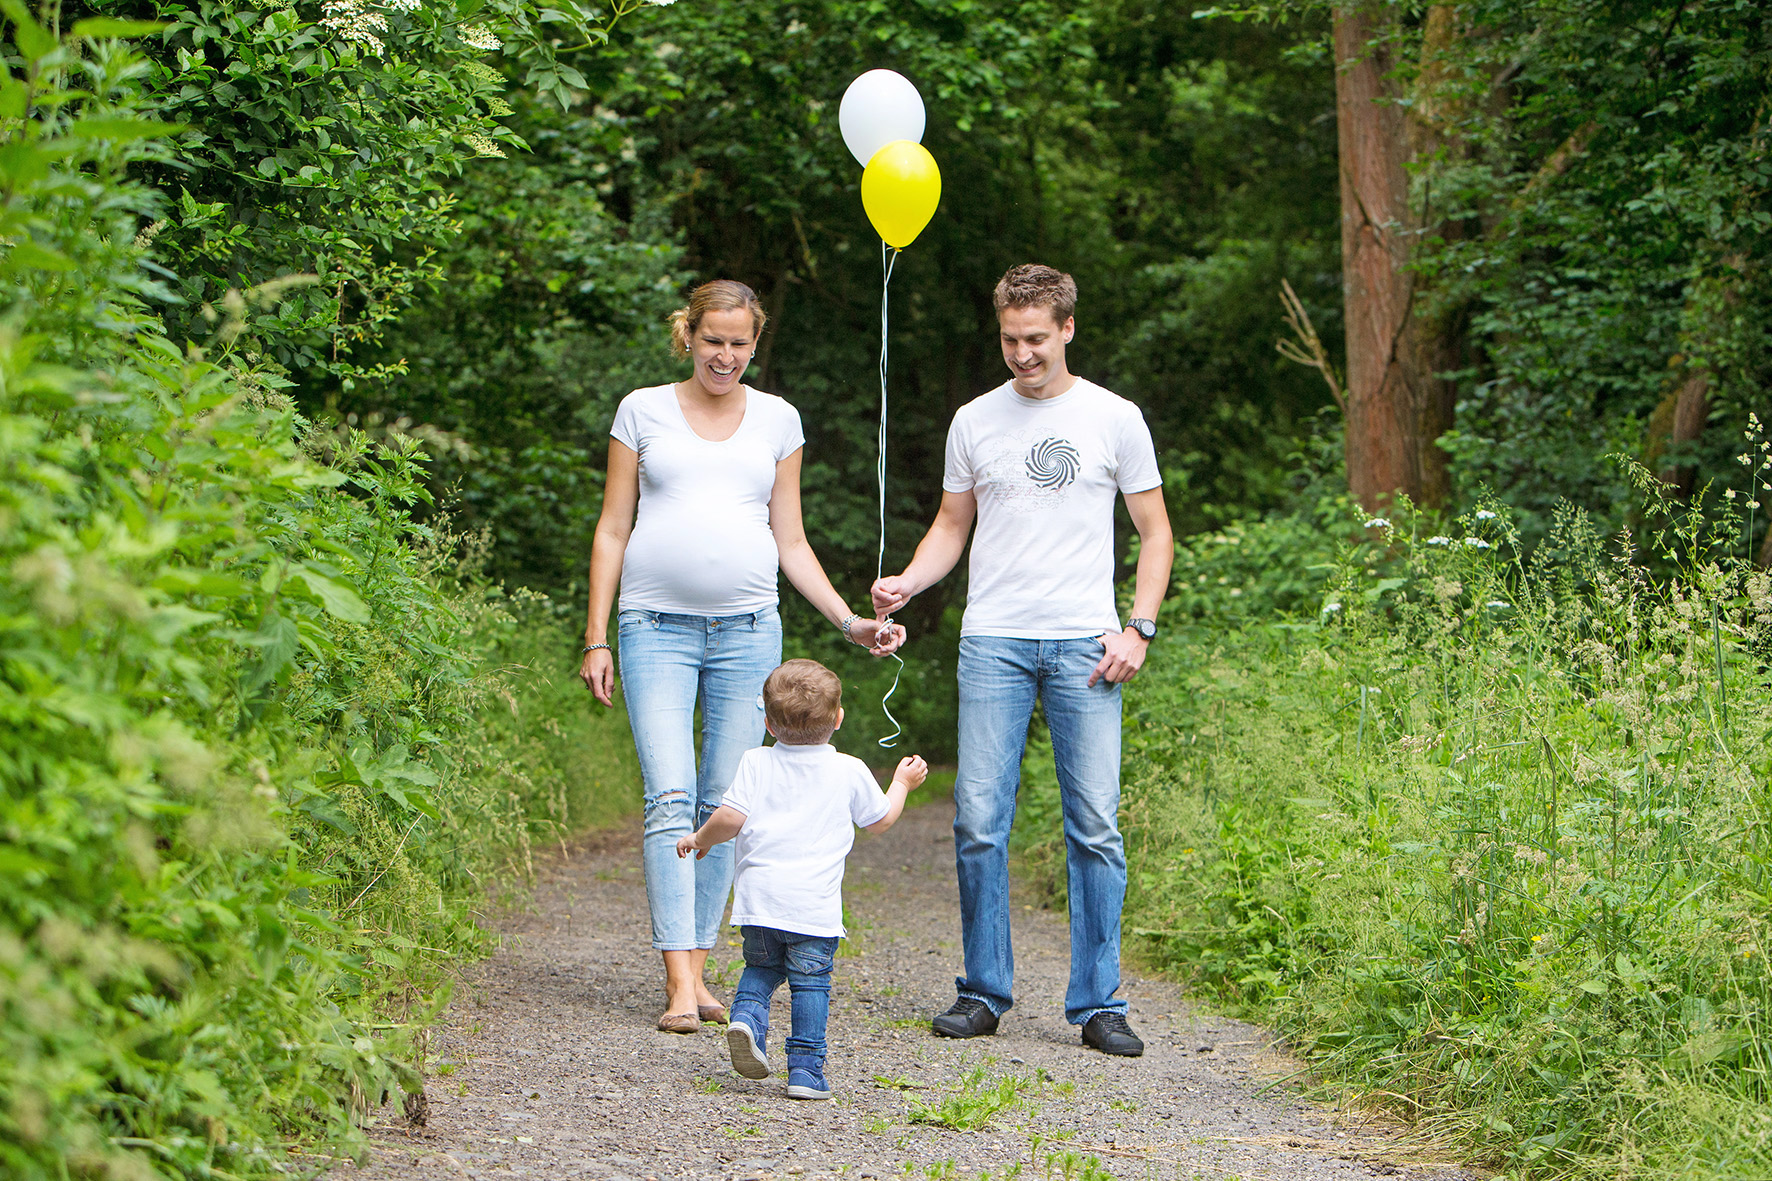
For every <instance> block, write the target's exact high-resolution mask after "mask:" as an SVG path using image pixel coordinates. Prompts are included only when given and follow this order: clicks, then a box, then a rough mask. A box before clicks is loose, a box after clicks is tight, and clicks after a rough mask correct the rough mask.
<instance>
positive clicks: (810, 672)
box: [677, 660, 929, 1099]
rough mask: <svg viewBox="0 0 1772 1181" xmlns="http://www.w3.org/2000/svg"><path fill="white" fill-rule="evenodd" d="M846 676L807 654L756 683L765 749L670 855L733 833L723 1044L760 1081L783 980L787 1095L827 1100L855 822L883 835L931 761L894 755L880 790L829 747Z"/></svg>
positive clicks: (743, 762) (698, 850) (857, 764)
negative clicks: (730, 978) (736, 972)
mask: <svg viewBox="0 0 1772 1181" xmlns="http://www.w3.org/2000/svg"><path fill="white" fill-rule="evenodd" d="M842 694H843V683H842V682H841V681H839V680H838V679H837V674H836V673H833V672H832V671H831V670H830V669H828V668H826V667H825V666H824V665H822V664H819V663H818V662H817V661H816V660H790V661H788V662H787V663H786V664H784V665H782V666H781V667H780V668H778V669H776V670H775V671H774V672H772V673H770V674H769V679H768V680H767V681H765V682H764V683H763V719H764V725H765V726H766V727H767V728H768V730H769V732H770V733H771V734H773V735H775V745H774V746H763V747H758V748H757V749H755V750H749V751H746V752H745V753H744V757H743V758H742V759H740V760H739V764H738V772H737V774H736V775H734V776H733V779H732V786H731V787H729V788H727V789H726V796H725V802H724V803H723V804H721V806H720V808H719V809H718V810H717V811H715V813H714V814H713V815H712V816H710V817H708V820H707V823H706V824H704V825H702V826H701V828H700V829H698V830H696V832H695V833H694V834H693V835H691V836H686V837H684V838H683V839H682V840H680V841H678V842H677V856H679V857H687V856H688V855H689V853H690V851H691V850H693V851H694V852H695V855H696V856H697V857H704V856H706V855H707V852H708V850H709V849H711V848H713V847H714V846H715V845H718V844H720V843H721V842H722V841H729V840H731V839H732V838H734V837H737V838H738V848H737V853H738V857H737V861H738V866H737V870H736V872H735V874H734V878H733V889H732V923H733V925H734V926H736V927H739V928H741V929H742V931H743V933H744V962H745V969H744V975H743V976H742V977H740V978H739V982H738V994H737V996H736V997H734V999H733V1002H732V1010H731V1014H730V1016H731V1020H730V1022H729V1023H728V1024H727V1026H726V1044H727V1045H728V1046H729V1047H730V1048H731V1050H732V1065H733V1067H734V1068H735V1069H736V1070H737V1071H738V1073H739V1074H741V1075H743V1076H744V1077H745V1078H768V1077H769V1060H768V1058H767V1057H766V1056H765V1053H764V1045H765V1043H766V1042H767V1040H768V1037H769V998H770V997H771V996H773V995H774V994H775V990H776V988H777V987H778V986H779V985H780V984H781V982H782V981H783V980H786V981H787V982H788V990H789V992H790V993H791V995H792V998H793V1026H792V1032H791V1034H790V1036H789V1037H788V1039H787V1042H786V1049H787V1056H788V1098H790V1099H829V1098H830V1097H831V1089H830V1086H829V1085H828V1084H827V1083H826V1082H825V1078H824V1058H825V1040H824V1032H825V1020H826V1017H827V1016H828V1014H829V1012H830V1001H831V963H832V961H833V959H834V958H835V956H836V954H837V940H838V939H839V938H840V937H842V935H843V934H844V930H843V894H842V887H843V863H844V859H845V858H846V857H848V856H849V850H850V848H851V847H853V846H854V844H855V829H856V828H857V827H861V828H865V829H867V830H868V831H869V832H885V831H886V830H887V829H889V828H891V827H892V825H893V822H894V821H896V820H897V819H898V817H899V813H901V812H902V811H904V800H905V796H906V795H908V794H909V793H910V792H912V791H915V790H916V789H917V788H918V787H919V786H921V785H922V783H923V780H924V779H925V778H927V776H928V775H929V767H928V765H927V764H926V763H924V762H923V760H922V759H921V758H919V757H918V756H916V755H912V756H910V757H909V758H906V759H902V760H900V762H899V764H898V770H897V771H896V772H895V773H894V775H893V778H892V786H891V787H890V788H888V789H887V790H886V791H885V792H881V791H880V787H879V785H878V784H877V783H875V782H874V777H873V776H872V775H871V774H870V773H869V772H868V769H867V767H866V765H865V764H863V763H862V761H861V760H860V759H858V758H854V757H853V756H851V755H845V754H838V753H837V751H836V749H835V748H834V747H832V746H831V745H830V742H831V735H832V734H833V733H835V731H836V729H837V727H838V726H840V725H842V724H843V707H842V704H841V700H842Z"/></svg>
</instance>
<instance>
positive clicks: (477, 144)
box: [462, 131, 505, 156]
mask: <svg viewBox="0 0 1772 1181" xmlns="http://www.w3.org/2000/svg"><path fill="white" fill-rule="evenodd" d="M462 138H463V139H464V140H466V141H467V143H468V146H469V147H470V148H473V149H474V153H475V154H476V155H479V156H503V155H504V154H505V153H504V149H503V148H501V147H499V146H498V145H497V144H496V143H494V142H493V141H492V140H491V139H489V138H488V137H486V136H484V135H481V134H480V133H479V132H478V131H470V132H467V133H466V134H464V135H463V136H462Z"/></svg>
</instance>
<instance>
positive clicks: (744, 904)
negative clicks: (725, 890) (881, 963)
mask: <svg viewBox="0 0 1772 1181" xmlns="http://www.w3.org/2000/svg"><path fill="white" fill-rule="evenodd" d="M721 802H722V803H723V804H725V806H726V807H728V808H733V809H736V810H737V811H740V812H743V813H744V816H745V821H744V827H743V828H742V829H740V830H739V833H738V837H737V846H738V849H737V853H738V857H737V860H738V866H737V869H736V870H735V872H734V876H733V883H732V925H733V926H735V927H739V926H746V925H749V926H754V927H774V928H775V929H776V930H778V931H793V932H795V933H797V934H800V935H843V934H845V932H844V930H843V865H844V861H845V859H846V858H847V857H848V856H849V850H850V849H851V848H852V847H853V846H854V845H855V830H856V829H857V828H866V827H867V826H868V825H870V824H873V823H874V822H875V821H877V820H880V819H882V818H884V817H885V815H886V812H887V809H888V807H889V805H888V804H887V801H886V793H885V792H883V791H881V790H880V785H879V784H877V783H875V782H874V777H873V775H872V774H870V773H869V771H868V769H867V766H866V764H864V763H863V762H862V761H861V760H860V759H858V758H856V757H854V756H853V755H846V754H839V753H838V752H837V748H836V747H834V746H832V745H830V744H829V743H828V742H827V743H823V744H821V745H819V746H790V745H788V744H787V743H785V742H778V743H776V744H775V745H774V746H760V747H757V748H756V749H755V750H747V751H746V752H745V753H744V755H743V757H741V758H740V759H739V761H738V773H737V774H736V775H734V776H733V777H732V786H731V787H729V788H727V789H726V796H725V798H724V799H723V800H722V801H721Z"/></svg>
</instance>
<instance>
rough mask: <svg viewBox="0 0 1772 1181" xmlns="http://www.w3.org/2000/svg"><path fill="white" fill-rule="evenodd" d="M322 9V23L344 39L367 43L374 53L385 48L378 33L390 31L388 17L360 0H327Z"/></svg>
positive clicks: (362, 43) (361, 43)
mask: <svg viewBox="0 0 1772 1181" xmlns="http://www.w3.org/2000/svg"><path fill="white" fill-rule="evenodd" d="M320 11H321V12H322V13H323V14H324V15H323V16H322V17H321V18H320V23H321V24H322V25H323V26H325V27H326V28H328V29H331V30H332V31H333V32H335V33H337V34H338V35H339V36H340V37H341V38H343V39H344V40H346V41H355V42H356V43H358V44H359V45H367V46H368V47H369V50H370V52H372V53H380V52H381V51H382V49H383V48H384V46H383V45H382V39H381V38H380V37H378V36H376V34H377V33H385V32H387V31H388V18H387V17H385V16H383V15H382V14H381V13H379V12H376V11H375V10H374V9H371V8H368V7H366V6H365V5H363V4H362V3H361V2H360V0H326V3H325V4H323V5H321V6H320Z"/></svg>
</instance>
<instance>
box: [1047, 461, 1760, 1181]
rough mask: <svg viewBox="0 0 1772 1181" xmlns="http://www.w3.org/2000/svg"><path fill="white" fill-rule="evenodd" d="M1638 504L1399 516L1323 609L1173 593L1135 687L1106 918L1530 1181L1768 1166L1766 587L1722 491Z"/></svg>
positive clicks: (1713, 1173)
mask: <svg viewBox="0 0 1772 1181" xmlns="http://www.w3.org/2000/svg"><path fill="white" fill-rule="evenodd" d="M1762 446H1763V443H1762V442H1761V441H1755V442H1753V444H1752V446H1751V447H1750V449H1749V451H1748V455H1749V460H1750V462H1749V464H1748V465H1747V466H1748V467H1749V468H1755V464H1756V463H1763V462H1764V460H1765V455H1764V453H1762V452H1761V450H1760V448H1761V447H1762ZM1756 470H1758V471H1759V472H1760V474H1759V476H1758V477H1757V479H1758V480H1759V481H1762V482H1763V481H1764V480H1765V479H1766V475H1765V472H1766V468H1765V467H1759V468H1757V469H1756ZM1638 474H1639V476H1642V475H1643V473H1638ZM1647 486H1648V487H1649V488H1650V490H1651V491H1652V490H1653V487H1654V482H1653V478H1652V477H1649V478H1648V480H1647ZM1670 509H1671V510H1673V511H1669V510H1670ZM1647 519H1648V521H1649V522H1650V525H1651V526H1652V527H1653V528H1652V531H1651V534H1650V537H1649V541H1650V542H1651V545H1652V549H1651V551H1650V552H1649V553H1648V554H1638V553H1635V552H1633V550H1632V548H1631V547H1630V545H1629V544H1628V543H1627V542H1623V541H1618V542H1608V541H1606V540H1605V539H1603V538H1601V537H1600V536H1598V535H1597V534H1596V533H1595V532H1594V531H1593V529H1592V528H1591V527H1590V526H1589V525H1588V523H1587V521H1586V519H1585V518H1584V517H1583V516H1582V515H1581V514H1579V513H1576V512H1573V511H1570V510H1565V511H1563V512H1562V513H1561V514H1560V515H1559V516H1558V518H1557V520H1556V521H1555V523H1554V525H1553V528H1552V530H1551V535H1550V538H1549V540H1548V541H1547V543H1546V544H1545V545H1544V546H1542V547H1540V548H1539V550H1538V551H1536V552H1535V553H1534V554H1532V555H1530V556H1528V555H1525V554H1523V553H1522V552H1521V551H1520V550H1519V548H1518V538H1517V535H1516V533H1515V531H1514V527H1513V524H1512V521H1511V517H1510V515H1509V514H1508V512H1507V510H1506V509H1504V508H1502V507H1501V506H1499V505H1492V506H1490V507H1487V508H1484V509H1480V510H1477V511H1476V512H1473V513H1470V514H1467V515H1466V516H1465V517H1464V518H1462V519H1461V520H1460V522H1459V523H1458V524H1457V525H1456V526H1454V527H1452V528H1447V529H1446V530H1445V532H1444V533H1440V532H1437V531H1435V530H1434V529H1433V527H1432V525H1431V523H1429V522H1424V521H1420V520H1417V519H1416V518H1414V517H1413V516H1411V515H1409V514H1408V513H1407V512H1406V511H1405V512H1399V513H1396V514H1393V520H1392V522H1390V523H1388V524H1387V525H1385V526H1380V527H1377V528H1374V529H1372V530H1370V531H1369V532H1370V534H1371V536H1370V537H1369V538H1365V537H1363V538H1362V539H1361V540H1359V541H1358V542H1354V543H1350V544H1348V545H1347V546H1345V547H1344V549H1343V551H1342V553H1341V554H1340V555H1339V557H1338V559H1337V560H1336V561H1335V562H1334V563H1333V569H1332V570H1329V571H1326V572H1325V574H1326V576H1325V578H1324V582H1323V588H1324V590H1323V593H1322V594H1321V595H1320V596H1319V599H1318V601H1320V602H1323V603H1324V605H1325V606H1326V607H1328V608H1329V609H1328V610H1321V609H1312V610H1304V611H1299V612H1297V613H1296V614H1295V615H1294V616H1293V617H1292V618H1291V619H1286V618H1285V617H1283V616H1282V617H1269V618H1265V619H1262V618H1254V617H1251V618H1248V619H1245V620H1243V621H1241V622H1240V623H1238V624H1237V625H1236V626H1225V624H1224V621H1223V617H1222V616H1220V617H1215V618H1210V619H1208V620H1207V621H1206V622H1203V623H1194V622H1190V621H1189V620H1188V619H1187V613H1188V610H1189V607H1188V604H1187V603H1186V602H1185V601H1183V602H1180V603H1178V604H1176V605H1175V606H1173V607H1171V608H1170V610H1169V611H1168V614H1167V621H1168V622H1169V623H1170V624H1171V625H1172V626H1171V627H1170V628H1169V629H1168V631H1167V633H1166V634H1165V635H1164V636H1163V637H1161V638H1160V639H1159V641H1158V643H1157V646H1156V647H1155V648H1154V650H1153V652H1152V656H1151V660H1150V662H1149V664H1148V665H1147V666H1146V669H1145V671H1144V672H1143V674H1141V676H1140V678H1139V680H1138V681H1136V682H1135V683H1134V684H1133V686H1132V687H1131V689H1130V691H1129V694H1128V698H1127V701H1128V708H1127V742H1128V754H1127V761H1126V782H1125V794H1124V801H1123V811H1122V820H1123V826H1124V830H1125V834H1126V840H1127V846H1128V858H1129V861H1130V865H1131V881H1130V886H1129V892H1128V901H1127V910H1126V928H1127V933H1128V937H1129V939H1130V940H1131V941H1133V942H1135V943H1136V944H1138V945H1139V946H1140V947H1141V948H1142V950H1143V952H1144V954H1146V955H1148V956H1149V957H1150V958H1151V959H1152V960H1153V961H1155V962H1156V963H1158V964H1160V965H1162V966H1165V967H1167V968H1169V969H1171V970H1173V971H1175V972H1177V973H1179V974H1181V975H1183V976H1184V977H1187V978H1191V979H1193V980H1194V981H1196V982H1197V983H1198V984H1199V985H1200V986H1201V987H1203V988H1205V989H1207V990H1209V991H1211V992H1212V993H1214V994H1216V995H1218V996H1220V997H1221V998H1223V999H1224V1000H1225V1001H1227V1002H1228V1003H1230V1004H1232V1005H1233V1006H1235V1007H1238V1008H1240V1009H1243V1010H1246V1011H1248V1012H1251V1013H1253V1014H1257V1015H1259V1016H1261V1017H1263V1018H1264V1019H1266V1020H1269V1021H1272V1022H1274V1023H1276V1024H1277V1025H1278V1027H1279V1028H1280V1029H1281V1030H1282V1031H1284V1032H1285V1033H1286V1034H1287V1035H1288V1036H1290V1037H1291V1038H1293V1039H1294V1040H1295V1042H1296V1043H1297V1044H1298V1045H1299V1046H1300V1047H1301V1048H1302V1049H1304V1050H1305V1051H1307V1052H1308V1053H1309V1054H1310V1056H1311V1057H1312V1060H1313V1062H1314V1063H1315V1065H1316V1067H1317V1069H1319V1070H1320V1071H1321V1072H1322V1073H1323V1074H1325V1075H1326V1076H1328V1077H1330V1078H1334V1079H1339V1080H1343V1081H1346V1082H1348V1083H1351V1084H1353V1085H1355V1086H1357V1087H1359V1088H1361V1089H1362V1090H1364V1091H1365V1092H1367V1093H1372V1094H1380V1095H1385V1096H1388V1097H1389V1098H1390V1102H1391V1103H1393V1104H1394V1105H1396V1106H1397V1107H1399V1108H1400V1110H1401V1113H1402V1114H1404V1115H1406V1116H1409V1117H1411V1118H1414V1119H1418V1120H1419V1121H1420V1123H1421V1125H1422V1126H1423V1127H1424V1129H1426V1130H1428V1131H1429V1132H1431V1133H1433V1134H1435V1135H1438V1136H1443V1137H1447V1138H1451V1139H1453V1140H1455V1141H1456V1142H1458V1143H1460V1144H1461V1145H1463V1146H1464V1147H1465V1148H1467V1149H1469V1150H1471V1151H1474V1152H1476V1153H1478V1154H1480V1155H1482V1156H1485V1157H1488V1158H1491V1159H1493V1160H1496V1161H1498V1162H1505V1163H1506V1164H1507V1165H1508V1166H1510V1167H1512V1168H1516V1169H1519V1170H1520V1171H1521V1174H1522V1175H1533V1176H1602V1175H1604V1176H1658V1177H1659V1176H1687V1177H1700V1176H1703V1177H1718V1176H1729V1177H1742V1178H1745V1177H1752V1176H1762V1175H1764V1174H1765V1172H1766V1170H1767V1168H1768V1166H1769V1165H1772V1159H1769V1158H1768V1156H1767V1150H1766V1147H1765V1145H1766V1143H1767V1140H1766V1132H1767V1130H1768V1125H1767V1121H1766V1118H1765V1110H1766V1108H1765V1103H1766V1100H1767V1098H1768V1096H1767V1091H1766V1086H1767V1077H1768V1076H1767V1069H1768V1066H1772V1055H1769V1047H1772V1027H1768V1024H1767V1014H1768V1013H1769V1012H1772V974H1769V972H1768V969H1767V965H1766V958H1765V957H1766V954H1767V950H1768V943H1769V941H1772V927H1769V925H1768V914H1769V913H1772V912H1769V911H1768V909H1767V906H1766V901H1767V899H1766V893H1765V887H1764V884H1763V883H1764V880H1765V877H1766V872H1767V867H1768V856H1769V854H1768V849H1767V846H1766V841H1765V838H1764V831H1765V825H1766V821H1767V817H1768V810H1769V809H1772V796H1769V795H1768V784H1769V783H1772V706H1769V704H1768V703H1769V702H1772V694H1769V693H1768V688H1769V687H1772V686H1768V683H1767V672H1766V665H1765V662H1764V653H1765V651H1766V648H1765V645H1766V644H1767V642H1768V640H1769V639H1772V581H1769V579H1768V576H1767V575H1766V574H1765V573H1763V572H1757V571H1755V570H1753V569H1752V567H1750V566H1749V565H1747V564H1746V563H1745V562H1743V561H1741V560H1739V558H1737V559H1730V558H1729V557H1727V556H1726V555H1725V554H1722V553H1720V552H1718V551H1717V550H1716V549H1715V548H1714V546H1713V543H1716V542H1719V541H1720V542H1724V543H1727V542H1729V541H1731V540H1733V539H1736V538H1739V536H1741V532H1742V530H1741V528H1740V526H1741V521H1740V520H1738V519H1735V518H1732V517H1730V516H1729V515H1728V514H1717V513H1711V514H1708V515H1707V514H1706V513H1705V512H1704V511H1703V510H1702V509H1699V510H1693V511H1686V510H1682V509H1673V506H1669V505H1666V504H1661V503H1658V502H1656V500H1655V499H1654V498H1653V497H1652V498H1651V504H1650V506H1649V509H1648V512H1647ZM1355 524H1356V525H1358V524H1360V522H1355ZM1650 558H1654V559H1656V560H1657V563H1658V565H1657V566H1656V567H1655V569H1667V570H1671V571H1673V573H1670V574H1657V573H1655V572H1653V570H1652V568H1651V567H1650V566H1649V565H1647V562H1648V560H1649V559H1650ZM1276 573H1277V574H1278V575H1279V576H1280V578H1281V579H1282V581H1284V580H1286V579H1289V578H1291V577H1294V576H1295V575H1292V574H1288V573H1286V572H1285V571H1284V570H1277V571H1276ZM1038 756H1039V752H1036V754H1035V757H1032V758H1030V760H1029V765H1028V774H1029V776H1030V779H1031V785H1030V787H1031V790H1030V792H1028V793H1025V794H1026V795H1028V796H1029V797H1031V798H1030V799H1029V802H1028V805H1027V806H1026V807H1025V808H1024V811H1025V812H1026V814H1027V815H1029V816H1031V817H1033V818H1035V820H1036V822H1037V821H1038V817H1039V816H1040V814H1041V808H1042V807H1044V808H1045V809H1046V810H1047V811H1052V810H1053V809H1055V806H1056V798H1055V797H1056V785H1055V784H1054V782H1053V779H1052V775H1051V770H1050V764H1049V761H1048V760H1046V759H1043V758H1041V757H1038ZM1056 831H1057V830H1056V823H1055V821H1054V822H1053V823H1051V824H1046V823H1036V827H1035V829H1034V832H1035V835H1034V836H1033V838H1032V841H1033V845H1034V850H1033V851H1034V853H1035V855H1036V863H1037V864H1044V865H1046V866H1047V867H1049V868H1048V870H1047V873H1048V875H1049V876H1050V877H1051V879H1052V888H1053V889H1054V890H1055V891H1056V890H1058V889H1061V888H1062V882H1061V877H1062V875H1061V874H1059V873H1058V872H1057V871H1058V870H1059V868H1060V867H1061V866H1062V856H1063V854H1062V846H1060V845H1058V844H1057V839H1056V835H1055V834H1056Z"/></svg>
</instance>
